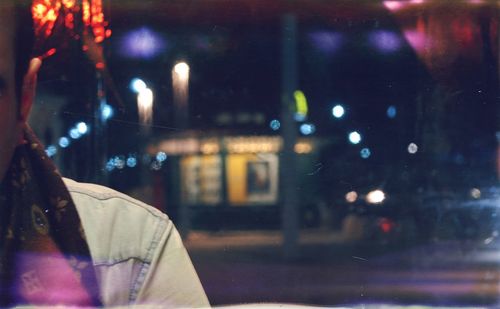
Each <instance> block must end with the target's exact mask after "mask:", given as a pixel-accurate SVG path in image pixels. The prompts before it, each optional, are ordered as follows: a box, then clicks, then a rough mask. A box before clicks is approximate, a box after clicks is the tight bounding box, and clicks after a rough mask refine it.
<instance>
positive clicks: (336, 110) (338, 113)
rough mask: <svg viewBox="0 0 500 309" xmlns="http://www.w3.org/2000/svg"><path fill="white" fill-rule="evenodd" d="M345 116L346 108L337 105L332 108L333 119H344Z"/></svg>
mask: <svg viewBox="0 0 500 309" xmlns="http://www.w3.org/2000/svg"><path fill="white" fill-rule="evenodd" d="M344 114H345V108H344V107H343V106H342V105H340V104H339V105H335V106H334V107H333V108H332V115H333V117H335V118H342V117H344Z"/></svg>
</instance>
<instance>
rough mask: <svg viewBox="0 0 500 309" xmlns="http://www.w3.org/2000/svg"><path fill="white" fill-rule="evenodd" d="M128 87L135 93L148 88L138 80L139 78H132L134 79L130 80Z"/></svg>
mask: <svg viewBox="0 0 500 309" xmlns="http://www.w3.org/2000/svg"><path fill="white" fill-rule="evenodd" d="M129 87H130V89H131V90H132V91H133V92H135V93H139V92H141V91H143V90H145V89H146V88H148V86H147V85H146V83H145V82H144V81H143V80H142V79H140V78H134V79H132V80H131V81H130V85H129Z"/></svg>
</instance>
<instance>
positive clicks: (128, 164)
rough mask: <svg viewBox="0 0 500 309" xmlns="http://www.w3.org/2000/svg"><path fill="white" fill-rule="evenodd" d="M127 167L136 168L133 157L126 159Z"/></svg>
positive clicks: (135, 161)
mask: <svg viewBox="0 0 500 309" xmlns="http://www.w3.org/2000/svg"><path fill="white" fill-rule="evenodd" d="M127 166H128V167H130V168H132V167H136V166H137V159H136V158H135V157H128V158H127Z"/></svg>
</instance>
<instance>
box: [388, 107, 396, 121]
mask: <svg viewBox="0 0 500 309" xmlns="http://www.w3.org/2000/svg"><path fill="white" fill-rule="evenodd" d="M396 115H397V109H396V106H394V105H391V106H389V107H388V108H387V117H389V118H391V119H393V118H395V117H396Z"/></svg>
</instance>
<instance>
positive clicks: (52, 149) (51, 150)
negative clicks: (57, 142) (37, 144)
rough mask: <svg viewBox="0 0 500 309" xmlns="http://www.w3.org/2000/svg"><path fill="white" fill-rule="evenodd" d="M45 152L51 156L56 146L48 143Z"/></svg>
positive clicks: (55, 150) (54, 153) (55, 151)
mask: <svg viewBox="0 0 500 309" xmlns="http://www.w3.org/2000/svg"><path fill="white" fill-rule="evenodd" d="M45 153H46V154H47V155H48V156H49V157H53V156H55V155H56V153H57V148H56V146H54V145H50V146H48V147H47V149H46V150H45Z"/></svg>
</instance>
